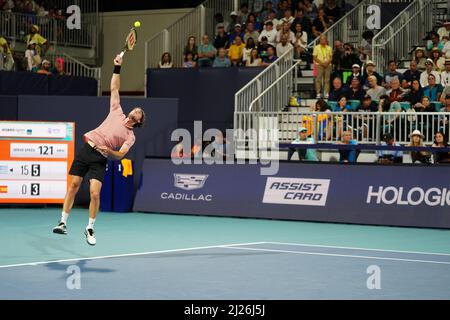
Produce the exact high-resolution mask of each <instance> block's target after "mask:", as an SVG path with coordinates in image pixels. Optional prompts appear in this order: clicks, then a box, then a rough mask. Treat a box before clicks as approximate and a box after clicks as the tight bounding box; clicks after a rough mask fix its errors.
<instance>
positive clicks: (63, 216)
mask: <svg viewBox="0 0 450 320" xmlns="http://www.w3.org/2000/svg"><path fill="white" fill-rule="evenodd" d="M68 218H69V214H68V213H65V212H64V211H63V212H62V213H61V222H64V224H67V219H68Z"/></svg>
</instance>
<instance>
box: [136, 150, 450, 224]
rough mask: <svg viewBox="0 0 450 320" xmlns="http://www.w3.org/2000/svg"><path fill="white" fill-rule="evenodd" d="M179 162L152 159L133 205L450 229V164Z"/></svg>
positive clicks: (160, 209)
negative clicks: (268, 170)
mask: <svg viewBox="0 0 450 320" xmlns="http://www.w3.org/2000/svg"><path fill="white" fill-rule="evenodd" d="M260 169H261V165H251V164H245V165H243V164H234V165H231V164H228V165H227V164H223V165H218V164H215V165H207V164H201V165H193V164H192V165H186V164H184V165H175V164H173V163H172V161H171V160H170V159H146V160H145V161H144V167H143V177H142V184H141V185H140V188H139V190H138V192H137V195H136V198H135V203H134V208H133V210H134V211H142V212H165V213H181V214H197V215H218V216H234V217H253V218H270V219H288V220H303V221H323V222H341V223H359V224H372V225H392V226H410V227H434V228H450V179H449V178H450V166H378V165H339V164H323V163H287V162H286V163H283V162H281V163H280V167H279V171H278V173H277V174H276V175H273V176H264V175H261V174H260Z"/></svg>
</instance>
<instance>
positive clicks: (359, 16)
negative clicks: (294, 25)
mask: <svg viewBox="0 0 450 320" xmlns="http://www.w3.org/2000/svg"><path fill="white" fill-rule="evenodd" d="M381 2H384V1H382V0H363V1H362V2H360V3H359V4H358V5H357V6H355V7H354V8H353V9H351V10H350V11H349V12H347V13H346V14H345V15H344V16H343V17H342V18H340V19H339V20H338V21H336V22H335V23H334V24H333V25H332V26H331V27H330V28H328V30H326V31H325V32H324V33H323V34H324V35H326V36H327V38H328V43H329V44H330V46H332V45H333V42H334V41H335V40H341V41H343V42H344V43H345V42H349V43H352V44H355V45H359V44H360V43H361V40H362V33H363V32H364V30H366V29H367V26H366V15H367V8H368V7H369V6H370V5H381ZM318 44H319V37H317V38H315V39H314V40H313V41H311V42H310V43H309V44H308V47H309V48H313V47H314V46H316V45H318Z"/></svg>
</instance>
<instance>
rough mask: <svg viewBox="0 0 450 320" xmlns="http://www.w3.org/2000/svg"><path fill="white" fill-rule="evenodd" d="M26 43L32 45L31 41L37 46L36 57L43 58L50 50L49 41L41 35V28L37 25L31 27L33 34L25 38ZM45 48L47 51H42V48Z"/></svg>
mask: <svg viewBox="0 0 450 320" xmlns="http://www.w3.org/2000/svg"><path fill="white" fill-rule="evenodd" d="M25 41H26V43H27V45H28V44H30V42H31V41H34V42H35V44H36V48H35V50H36V55H38V56H43V55H45V53H46V52H47V50H48V48H49V43H48V41H47V39H45V38H44V37H43V36H41V35H40V34H39V27H38V26H37V25H35V24H33V25H32V26H31V33H30V34H28V35H27V36H26V37H25ZM42 46H44V47H45V49H42V48H41V47H42Z"/></svg>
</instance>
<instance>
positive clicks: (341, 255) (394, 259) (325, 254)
mask: <svg viewBox="0 0 450 320" xmlns="http://www.w3.org/2000/svg"><path fill="white" fill-rule="evenodd" d="M224 248H226V249H234V250H249V251H264V252H277V253H294V254H305V255H313V256H330V257H344V258H360V259H375V260H392V261H406V262H421V263H435V264H447V265H450V261H449V262H445V261H429V260H415V259H401V258H387V257H372V256H357V255H349V254H337V253H319V252H306V251H290V250H276V249H259V248H240V247H224Z"/></svg>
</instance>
